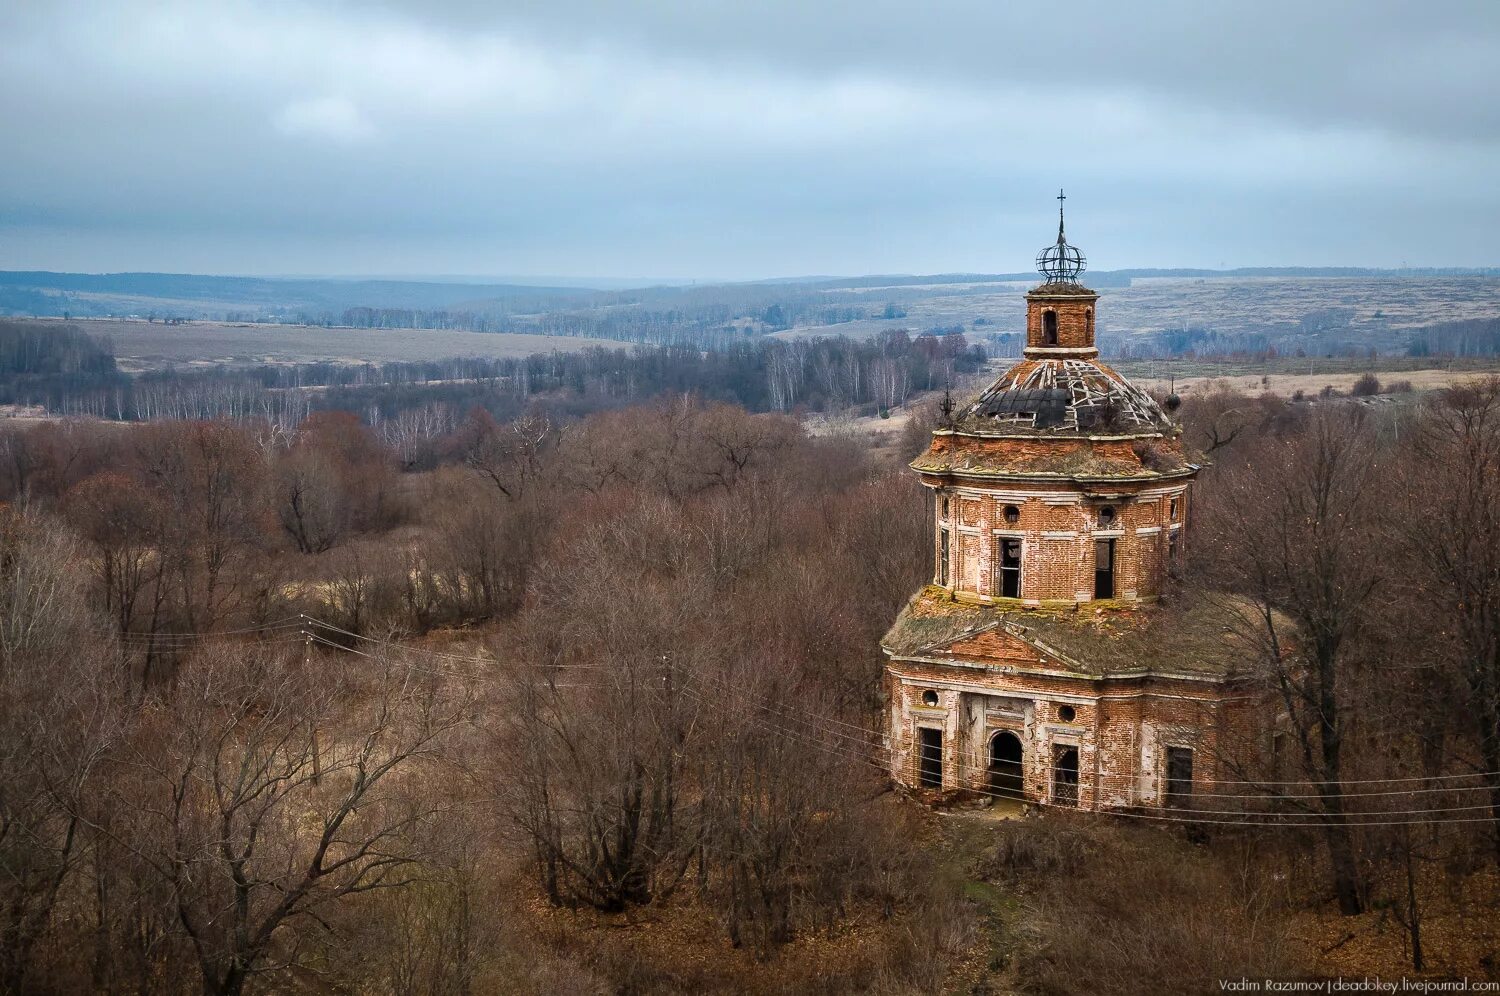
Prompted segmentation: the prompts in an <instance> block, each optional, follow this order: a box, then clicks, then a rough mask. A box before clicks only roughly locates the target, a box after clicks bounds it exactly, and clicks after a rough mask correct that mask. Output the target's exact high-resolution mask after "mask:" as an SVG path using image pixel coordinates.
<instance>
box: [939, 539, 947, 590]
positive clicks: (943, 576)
mask: <svg viewBox="0 0 1500 996" xmlns="http://www.w3.org/2000/svg"><path fill="white" fill-rule="evenodd" d="M938 584H940V585H942V586H943V587H944V588H946V587H948V530H946V529H943V530H940V535H939V537H938Z"/></svg>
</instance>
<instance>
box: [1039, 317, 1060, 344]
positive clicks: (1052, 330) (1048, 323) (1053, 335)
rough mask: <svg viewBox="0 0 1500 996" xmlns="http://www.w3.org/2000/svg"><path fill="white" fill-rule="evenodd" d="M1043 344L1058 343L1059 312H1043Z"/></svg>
mask: <svg viewBox="0 0 1500 996" xmlns="http://www.w3.org/2000/svg"><path fill="white" fill-rule="evenodd" d="M1042 345H1044V346H1056V345H1057V312H1055V311H1044V312H1042Z"/></svg>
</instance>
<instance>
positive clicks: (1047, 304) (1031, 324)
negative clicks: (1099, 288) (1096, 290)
mask: <svg viewBox="0 0 1500 996" xmlns="http://www.w3.org/2000/svg"><path fill="white" fill-rule="evenodd" d="M1098 300H1099V298H1098V295H1089V294H1081V295H1056V296H1052V295H1045V294H1037V293H1035V292H1033V293H1031V294H1027V295H1026V345H1028V346H1043V347H1045V346H1049V345H1050V346H1051V347H1053V348H1061V349H1087V348H1091V347H1093V346H1094V314H1095V307H1096V305H1097V303H1098ZM1049 311H1050V312H1052V313H1054V314H1056V315H1057V342H1056V343H1051V344H1049V343H1048V342H1047V341H1046V336H1045V333H1044V329H1045V327H1046V317H1045V316H1046V314H1047V312H1049Z"/></svg>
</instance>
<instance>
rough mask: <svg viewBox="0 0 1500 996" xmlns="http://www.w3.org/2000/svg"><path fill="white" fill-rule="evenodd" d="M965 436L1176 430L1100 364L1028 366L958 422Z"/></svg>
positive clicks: (1013, 371)
mask: <svg viewBox="0 0 1500 996" xmlns="http://www.w3.org/2000/svg"><path fill="white" fill-rule="evenodd" d="M955 423H956V427H957V428H959V429H961V430H963V431H975V432H984V431H986V430H990V431H1001V432H1009V431H1013V430H1017V429H1019V430H1041V431H1045V432H1049V433H1059V434H1071V433H1103V434H1129V433H1138V432H1148V433H1162V432H1170V431H1172V430H1173V425H1172V422H1171V420H1170V419H1168V418H1167V415H1166V413H1165V412H1163V411H1162V410H1161V406H1159V405H1158V404H1157V403H1156V400H1155V399H1154V398H1152V397H1151V395H1149V394H1147V393H1146V392H1145V391H1143V390H1141V389H1140V388H1138V387H1136V386H1135V385H1134V384H1132V383H1130V381H1128V380H1126V379H1125V378H1124V377H1122V376H1121V375H1120V374H1118V373H1116V372H1115V371H1113V370H1111V369H1110V368H1109V367H1106V366H1105V365H1104V364H1102V363H1099V362H1097V361H1095V360H1084V359H1050V358H1049V359H1033V360H1023V361H1022V362H1020V363H1018V364H1016V365H1015V366H1013V367H1011V368H1010V370H1008V371H1006V372H1005V374H1004V375H1003V376H1001V377H1000V379H999V380H997V381H995V383H993V384H991V385H990V386H989V387H988V388H986V389H985V391H984V393H983V394H981V395H980V396H979V399H978V400H977V401H975V402H974V403H973V404H971V405H969V406H968V407H967V408H965V409H963V410H962V411H961V412H960V413H959V415H958V417H957V418H956V419H955Z"/></svg>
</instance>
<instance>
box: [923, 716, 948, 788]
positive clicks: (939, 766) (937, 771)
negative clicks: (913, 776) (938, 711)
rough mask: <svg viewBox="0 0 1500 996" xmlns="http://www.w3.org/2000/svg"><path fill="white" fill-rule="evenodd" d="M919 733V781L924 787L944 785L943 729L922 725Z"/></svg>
mask: <svg viewBox="0 0 1500 996" xmlns="http://www.w3.org/2000/svg"><path fill="white" fill-rule="evenodd" d="M917 735H918V741H917V742H918V744H919V748H918V760H917V764H918V767H917V773H918V779H917V780H918V782H919V783H920V784H921V786H922V787H923V788H931V789H940V788H942V787H943V731H942V730H934V729H930V728H929V727H926V726H924V727H922V728H921V729H919V730H918V731H917Z"/></svg>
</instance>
